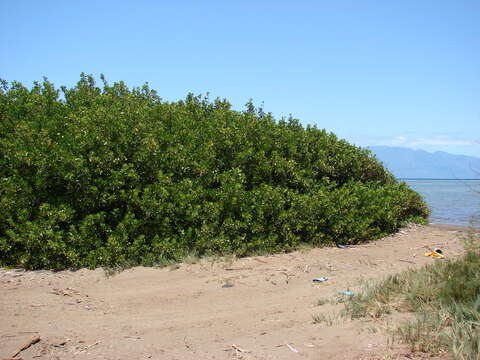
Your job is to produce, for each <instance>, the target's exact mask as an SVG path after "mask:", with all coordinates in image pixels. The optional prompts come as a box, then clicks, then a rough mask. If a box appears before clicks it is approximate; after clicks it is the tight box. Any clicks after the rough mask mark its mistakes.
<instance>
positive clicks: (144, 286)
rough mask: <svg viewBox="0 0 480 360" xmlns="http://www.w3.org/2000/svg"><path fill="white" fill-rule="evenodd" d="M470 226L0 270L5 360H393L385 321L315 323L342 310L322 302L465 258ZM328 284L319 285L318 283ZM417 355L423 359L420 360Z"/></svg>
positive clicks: (404, 352) (395, 352) (1, 354)
mask: <svg viewBox="0 0 480 360" xmlns="http://www.w3.org/2000/svg"><path fill="white" fill-rule="evenodd" d="M466 230H467V229H466V228H459V227H452V226H443V225H429V226H413V227H411V228H408V229H404V230H402V231H400V232H399V233H397V234H395V235H393V236H389V237H386V238H384V239H381V240H376V241H372V242H370V243H367V244H363V245H358V246H353V247H350V248H346V249H341V248H336V247H335V248H317V249H308V250H304V251H296V252H293V253H288V254H276V255H271V256H260V257H248V258H241V259H228V258H227V259H225V258H210V259H203V260H200V261H198V262H193V261H192V262H191V263H182V264H178V265H172V266H167V267H164V268H142V267H136V268H132V269H128V270H124V271H121V272H119V273H115V274H113V275H110V276H106V274H105V272H104V271H103V270H101V269H97V270H94V271H92V270H85V269H83V270H78V271H62V272H50V271H23V270H15V269H1V270H0V289H1V291H0V319H1V321H0V358H10V357H12V356H13V355H14V354H15V353H16V352H17V351H18V350H19V349H21V348H22V347H23V345H25V344H28V343H29V342H30V341H31V340H33V339H35V338H37V337H40V341H38V342H37V343H35V344H32V345H31V346H29V347H28V348H26V349H25V350H23V351H21V352H20V353H19V354H17V357H18V358H22V359H24V360H27V359H28V360H30V359H79V360H80V359H112V360H113V359H296V358H298V359H387V358H390V359H391V358H394V359H395V358H398V359H407V358H412V354H410V353H409V352H408V348H407V347H404V346H402V345H401V344H394V345H393V346H390V345H391V344H389V337H388V335H387V334H386V333H385V332H384V331H382V327H384V326H385V322H375V321H373V320H369V321H351V320H343V319H342V320H340V321H337V322H335V323H334V324H333V325H331V326H329V325H327V324H314V323H313V316H314V315H315V314H320V313H325V314H330V313H332V312H333V311H335V310H338V309H340V307H339V306H340V305H336V306H334V305H324V306H317V304H316V303H317V301H318V300H319V299H320V298H325V297H330V296H334V295H335V294H337V293H338V292H340V291H345V290H350V291H353V292H356V291H358V290H359V288H360V285H361V283H362V282H363V281H366V280H373V279H381V278H382V277H384V276H386V275H388V274H393V273H397V272H400V271H402V270H405V269H407V268H411V267H420V266H422V265H424V264H429V263H432V262H434V261H442V260H435V259H432V258H430V257H425V256H424V253H425V252H426V251H428V250H429V249H433V248H441V249H442V250H443V251H444V254H445V256H446V257H447V258H454V257H457V256H459V255H461V254H462V252H463V248H462V245H461V241H460V239H459V238H460V237H461V235H462V233H465V232H466ZM318 277H327V278H328V280H327V281H325V282H323V283H315V282H313V281H312V280H313V279H314V278H318ZM414 356H421V355H418V354H417V355H414Z"/></svg>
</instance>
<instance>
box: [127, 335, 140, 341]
mask: <svg viewBox="0 0 480 360" xmlns="http://www.w3.org/2000/svg"><path fill="white" fill-rule="evenodd" d="M124 338H125V339H132V340H141V339H142V338H141V337H140V336H129V335H125V336H124Z"/></svg>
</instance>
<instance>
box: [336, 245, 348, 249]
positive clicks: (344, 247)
mask: <svg viewBox="0 0 480 360" xmlns="http://www.w3.org/2000/svg"><path fill="white" fill-rule="evenodd" d="M336 245H337V247H338V248H340V249H348V245H341V244H336Z"/></svg>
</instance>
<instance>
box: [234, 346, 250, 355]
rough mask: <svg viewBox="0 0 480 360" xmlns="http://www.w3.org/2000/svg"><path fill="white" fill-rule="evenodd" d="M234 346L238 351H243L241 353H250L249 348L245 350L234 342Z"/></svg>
mask: <svg viewBox="0 0 480 360" xmlns="http://www.w3.org/2000/svg"><path fill="white" fill-rule="evenodd" d="M232 348H233V349H234V350H235V351H238V352H241V353H249V352H250V351H249V350H245V349H242V348H241V347H239V346H237V345H235V344H232Z"/></svg>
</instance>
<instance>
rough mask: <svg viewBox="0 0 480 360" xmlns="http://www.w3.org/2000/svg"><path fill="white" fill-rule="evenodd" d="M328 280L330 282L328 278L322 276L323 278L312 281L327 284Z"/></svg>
mask: <svg viewBox="0 0 480 360" xmlns="http://www.w3.org/2000/svg"><path fill="white" fill-rule="evenodd" d="M327 280H328V278H327V277H323V276H322V277H319V278H315V279H313V280H312V281H313V282H325V281H327Z"/></svg>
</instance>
